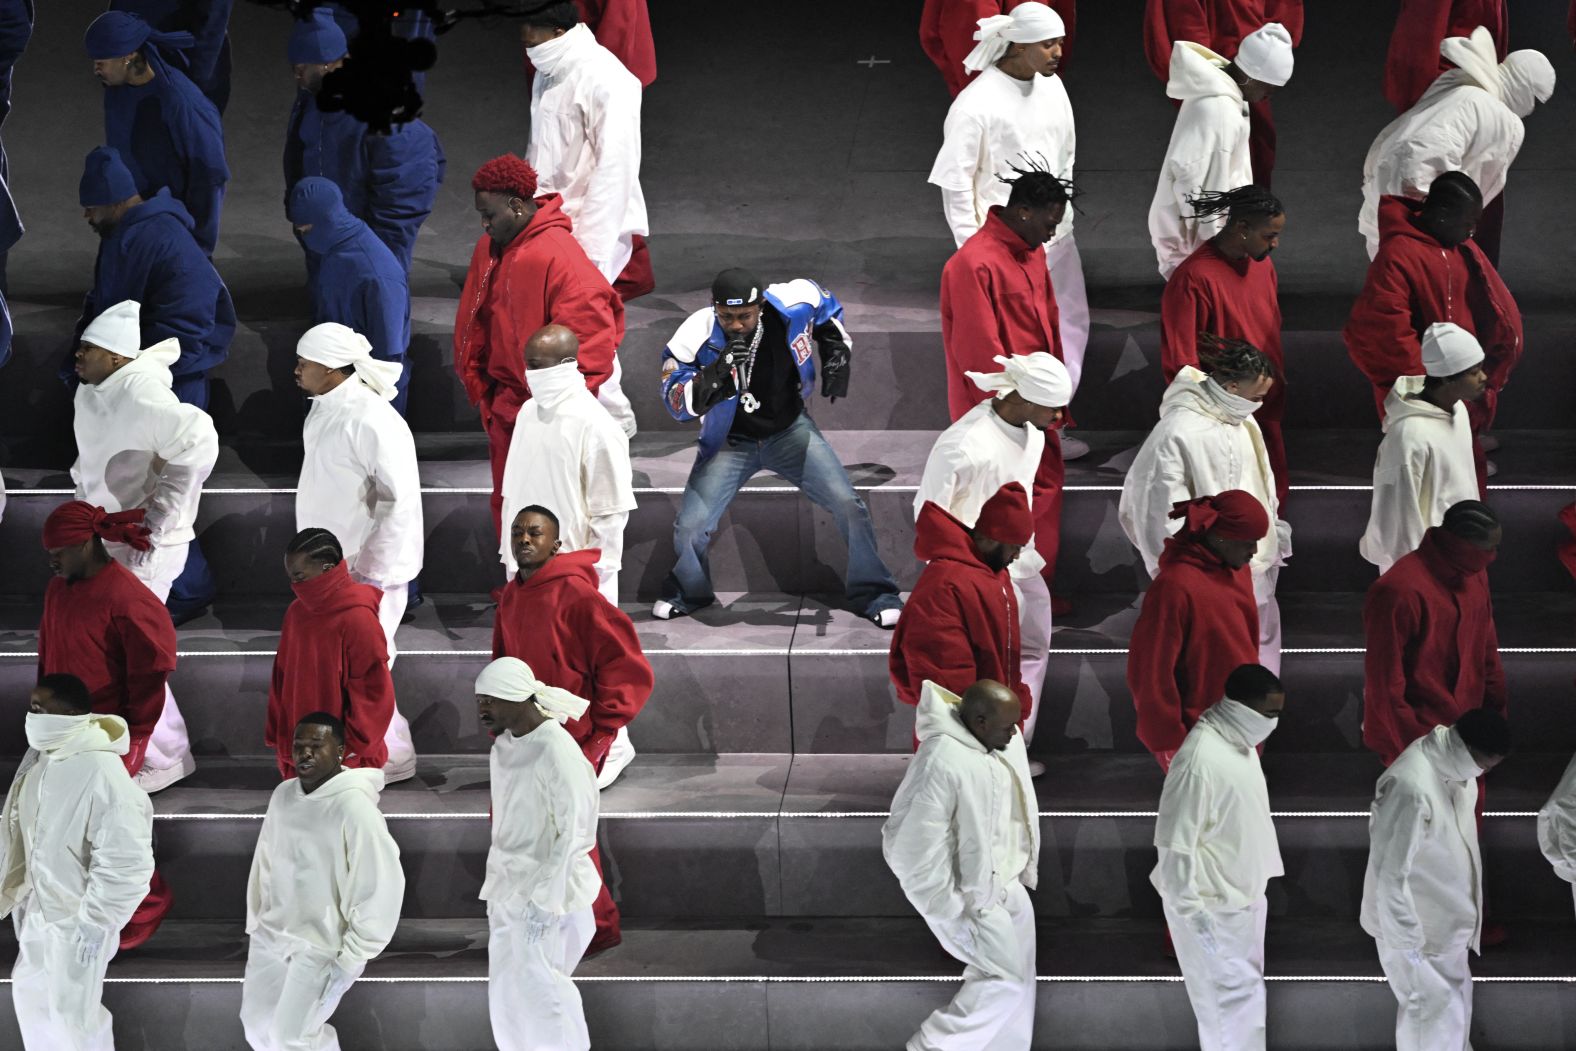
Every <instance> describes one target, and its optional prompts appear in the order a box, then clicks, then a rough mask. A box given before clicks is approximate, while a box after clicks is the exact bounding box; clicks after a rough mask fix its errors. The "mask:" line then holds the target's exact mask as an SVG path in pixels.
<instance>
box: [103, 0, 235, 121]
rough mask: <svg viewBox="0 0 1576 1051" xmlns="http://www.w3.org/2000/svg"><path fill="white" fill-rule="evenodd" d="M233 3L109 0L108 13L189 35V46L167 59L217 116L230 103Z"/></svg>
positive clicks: (227, 0) (220, 0)
mask: <svg viewBox="0 0 1576 1051" xmlns="http://www.w3.org/2000/svg"><path fill="white" fill-rule="evenodd" d="M234 6H235V0H110V2H109V9H110V10H111V11H129V12H131V13H132V14H134V15H141V16H142V18H143V20H144V21H145V22H147V23H148V24H149V25H150V26H152V27H153V28H154V29H156V30H158V31H159V32H160V33H183V32H184V33H190V34H191V35H192V46H191V47H189V48H187V49H186V50H185V51H184V52H177V53H176V54H173V55H167V56H165V57H166V58H168V59H170V61H172V62H176V63H179V65H180V70H181V72H182V73H185V74H186V75H187V76H188V77H190V78H191V82H192V83H193V84H196V85H197V90H198V91H201V92H202V93H203V94H204V95H206V96H207V97H208V101H209V102H212V103H213V104H214V108H216V109H217V110H218V111H219V114H220V116H223V115H224V107H225V106H227V105H229V103H230V10H231V8H233V7H234Z"/></svg>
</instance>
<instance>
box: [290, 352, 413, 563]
mask: <svg viewBox="0 0 1576 1051" xmlns="http://www.w3.org/2000/svg"><path fill="white" fill-rule="evenodd" d="M301 441H302V444H303V445H304V446H305V448H306V457H305V459H304V460H303V461H302V463H301V481H300V482H299V483H298V485H297V487H296V528H297V529H307V528H310V527H314V526H316V527H319V528H322V529H327V530H328V531H329V532H331V533H333V534H334V536H335V537H337V538H338V539H339V543H340V545H341V547H343V549H344V552H345V559H346V561H347V562H348V564H349V567H350V569H351V570H352V571H353V572H354V573H355V574H356V575H357V576H358V577H360V578H362V579H363V580H372V581H376V582H377V583H378V584H380V585H384V586H390V585H396V584H406V583H409V582H410V581H412V580H415V579H416V577H417V575H419V574H420V573H421V562H422V547H423V544H424V541H425V535H424V531H423V526H422V513H421V475H420V473H419V472H418V471H417V468H416V442H415V440H414V439H413V438H412V437H411V433H410V425H409V424H407V423H406V422H405V420H404V418H403V417H401V416H400V414H399V413H398V412H397V411H395V409H394V406H393V405H391V404H389V402H388V401H386V400H385V399H383V398H381V397H379V396H378V395H377V394H375V393H374V392H373V391H372V389H371V388H369V387H368V386H367V385H366V384H365V383H362V382H360V381H359V380H357V379H356V377H355V376H354V375H352V376H351V377H350V378H349V379H347V380H346V381H345V382H343V383H341V384H340V385H339V386H337V387H335V388H334V389H333V390H331V391H329V392H328V393H327V394H322V395H319V396H318V397H315V398H313V399H312V408H311V409H310V410H309V411H308V412H307V414H306V426H305V427H304V428H303V430H302V433H301Z"/></svg>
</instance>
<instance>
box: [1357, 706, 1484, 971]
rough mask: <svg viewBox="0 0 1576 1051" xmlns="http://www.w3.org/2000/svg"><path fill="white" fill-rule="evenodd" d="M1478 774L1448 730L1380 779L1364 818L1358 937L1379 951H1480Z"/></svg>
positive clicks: (1410, 751)
mask: <svg viewBox="0 0 1576 1051" xmlns="http://www.w3.org/2000/svg"><path fill="white" fill-rule="evenodd" d="M1476 806H1477V766H1476V764H1474V763H1473V761H1472V754H1471V753H1470V752H1469V751H1467V746H1466V745H1464V744H1462V743H1461V738H1460V737H1459V736H1458V735H1457V734H1456V732H1455V731H1454V730H1453V729H1452V728H1451V727H1448V726H1436V727H1434V729H1433V730H1432V731H1430V732H1429V733H1427V734H1425V735H1424V736H1422V737H1419V738H1418V739H1417V740H1415V741H1413V742H1412V743H1411V744H1409V745H1407V747H1406V750H1405V751H1404V752H1402V753H1401V755H1400V756H1399V757H1398V758H1397V759H1396V761H1395V762H1393V763H1391V764H1390V768H1389V769H1388V770H1386V771H1385V772H1384V773H1383V774H1382V775H1380V777H1379V785H1378V789H1377V792H1376V794H1375V796H1374V801H1373V806H1372V808H1371V809H1370V810H1369V817H1368V839H1369V845H1368V871H1367V873H1366V874H1365V875H1364V876H1363V910H1362V923H1363V930H1365V931H1367V932H1368V933H1369V935H1371V936H1372V937H1373V938H1374V939H1375V940H1377V941H1379V942H1380V943H1381V944H1383V945H1384V946H1385V947H1387V948H1390V949H1395V950H1400V951H1403V952H1405V951H1410V950H1417V951H1419V952H1424V953H1430V954H1436V953H1445V952H1454V951H1457V950H1459V949H1463V948H1471V949H1472V950H1473V951H1478V936H1479V934H1480V933H1481V931H1482V926H1483V922H1482V921H1483V878H1482V871H1483V870H1482V860H1481V858H1480V857H1479V855H1478V838H1477V819H1476V817H1475V815H1474V814H1473V810H1474V808H1475V807H1476Z"/></svg>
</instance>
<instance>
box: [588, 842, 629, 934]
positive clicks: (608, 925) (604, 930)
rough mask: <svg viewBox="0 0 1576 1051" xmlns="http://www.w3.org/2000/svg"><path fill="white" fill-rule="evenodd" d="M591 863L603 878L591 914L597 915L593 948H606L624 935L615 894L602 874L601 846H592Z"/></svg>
mask: <svg viewBox="0 0 1576 1051" xmlns="http://www.w3.org/2000/svg"><path fill="white" fill-rule="evenodd" d="M591 864H593V865H595V866H596V874H597V875H598V876H599V877H601V878H602V889H601V891H600V892H599V893H598V894H597V896H596V901H593V902H592V903H591V914H592V915H593V916H595V917H596V934H595V935H594V936H593V937H592V939H591V947H592V949H606V948H608V947H609V946H613V945H617V944H618V943H619V941H621V940H622V939H623V937H624V935H623V933H622V930H621V928H620V925H619V916H618V906H617V905H616V904H614V902H613V895H612V893H611V892H610V891H609V890H608V889H607V877H605V876H602V850H601V848H600V847H592V848H591Z"/></svg>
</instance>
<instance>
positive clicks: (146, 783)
mask: <svg viewBox="0 0 1576 1051" xmlns="http://www.w3.org/2000/svg"><path fill="white" fill-rule="evenodd" d="M196 769H197V760H196V759H194V758H192V754H191V753H190V752H187V753H186V754H185V755H184V756H182V757H181V761H180V762H179V763H176V764H175V765H174V766H166V767H161V768H158V769H155V768H154V767H151V766H146V765H144V766H143V768H142V769H141V770H138V771H137V775H136V776H135V777H133V778H132V780H133V781H135V782H136V783H137V787H138V788H140V789H142V790H143V791H144V792H146V793H148V795H150V796H151V795H152V794H153V793H155V792H162V791H164V790H165V789H166V788H168V787H170V786H171V785H173V784H174V783H175V782H177V781H179V780H181V779H182V778H185V777H190V776H191V774H192V773H193V772H194V771H195V770H196Z"/></svg>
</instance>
